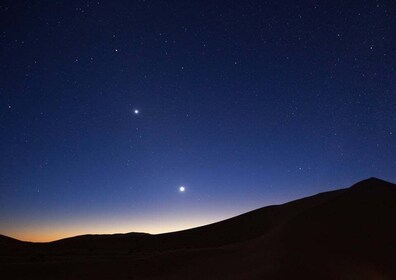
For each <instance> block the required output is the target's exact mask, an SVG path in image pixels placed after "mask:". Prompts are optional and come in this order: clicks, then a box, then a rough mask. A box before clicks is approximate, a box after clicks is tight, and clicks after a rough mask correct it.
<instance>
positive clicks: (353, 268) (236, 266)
mask: <svg viewBox="0 0 396 280" xmlns="http://www.w3.org/2000/svg"><path fill="white" fill-rule="evenodd" d="M395 221H396V185H395V184H392V183H389V182H386V181H383V180H380V179H377V178H370V179H367V180H363V181H361V182H358V183H356V184H354V185H353V186H352V187H350V188H346V189H340V190H336V191H330V192H325V193H320V194H317V195H314V196H310V197H306V198H303V199H299V200H295V201H292V202H289V203H285V204H282V205H276V206H267V207H263V208H260V209H257V210H254V211H251V212H248V213H245V214H242V215H239V216H236V217H233V218H230V219H227V220H224V221H221V222H217V223H214V224H210V225H206V226H202V227H197V228H193V229H188V230H183V231H178V232H171V233H165V234H157V235H151V234H146V233H128V234H114V235H83V236H76V237H71V238H66V239H62V240H58V241H54V242H49V243H30V242H22V241H18V240H16V239H12V238H9V237H6V236H2V235H1V236H0V260H1V262H0V272H1V275H4V276H5V278H3V279H109V278H114V279H396V268H395V266H394V265H393V262H394V260H395V259H396V222H395Z"/></svg>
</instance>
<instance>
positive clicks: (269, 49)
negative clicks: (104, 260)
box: [0, 0, 396, 241]
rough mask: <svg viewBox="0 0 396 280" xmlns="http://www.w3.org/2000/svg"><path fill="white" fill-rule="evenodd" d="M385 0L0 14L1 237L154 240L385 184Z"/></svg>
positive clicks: (388, 105) (162, 4)
mask: <svg viewBox="0 0 396 280" xmlns="http://www.w3.org/2000/svg"><path fill="white" fill-rule="evenodd" d="M392 2H393V1H312V0H310V1H291V0H290V1H150V0H146V1H50V0H48V1H8V3H4V1H2V2H1V4H0V32H1V33H0V50H1V51H0V61H1V63H0V128H1V130H0V131H1V134H0V233H1V234H5V235H9V236H12V237H15V238H19V239H22V240H32V241H49V240H54V239H59V238H63V237H66V236H73V235H77V234H85V233H114V232H132V231H143V232H149V233H159V232H167V231H172V230H177V229H184V228H189V227H193V226H198V225H203V224H207V223H210V222H214V221H218V220H222V219H224V218H228V217H231V216H234V215H237V214H241V213H243V212H246V211H249V210H253V209H255V208H258V207H262V206H266V205H270V204H277V203H283V202H286V201H289V200H292V199H296V198H300V197H303V196H307V195H313V194H316V193H318V192H322V191H327V190H332V189H337V188H342V187H348V186H350V185H351V184H353V183H355V182H357V181H358V180H361V179H365V178H367V177H371V176H376V177H380V178H382V179H385V180H388V181H391V182H395V181H396V159H395V155H396V31H395V30H396V29H395V26H396V5H395V3H394V2H393V3H392ZM135 110H137V111H135ZM181 186H184V188H185V189H184V191H183V192H182V191H180V189H179V188H180V187H181Z"/></svg>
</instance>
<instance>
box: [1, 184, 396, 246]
mask: <svg viewBox="0 0 396 280" xmlns="http://www.w3.org/2000/svg"><path fill="white" fill-rule="evenodd" d="M370 179H375V180H380V181H384V182H389V183H392V184H395V183H396V182H390V181H386V180H383V179H381V178H376V177H368V178H365V179H361V180H359V181H357V182H354V183H352V184H351V185H349V186H346V187H342V188H332V189H329V190H324V191H321V192H318V193H313V194H307V195H306V196H302V197H296V198H293V199H292V200H288V201H281V202H279V203H276V204H268V205H263V206H260V207H256V208H253V209H250V210H249V209H247V210H244V211H243V212H241V213H235V214H233V215H232V216H225V217H220V218H218V219H215V220H212V221H205V222H198V223H192V224H191V225H190V226H186V227H181V228H180V227H177V226H176V227H173V228H172V227H170V229H168V230H165V231H151V232H150V231H139V230H129V231H128V230H125V231H106V230H100V229H99V230H98V231H96V232H76V233H74V234H72V233H70V235H64V236H58V237H55V236H53V237H49V236H47V237H44V236H43V235H41V234H39V235H38V237H37V238H38V239H34V238H33V239H20V238H17V237H14V236H12V235H6V234H3V233H2V232H0V234H2V235H4V236H6V237H11V238H13V239H16V240H19V241H23V242H33V243H50V242H54V241H58V240H62V239H66V238H73V237H78V236H84V235H117V234H129V233H146V234H150V235H157V234H165V233H173V232H178V231H184V230H189V229H194V228H197V227H202V226H208V225H211V224H215V223H218V222H222V221H225V220H228V219H231V218H234V217H237V216H240V215H244V214H246V213H249V212H252V211H255V210H258V209H261V208H266V207H270V206H280V205H283V204H287V203H289V202H293V201H296V200H300V199H304V198H309V197H313V196H316V195H318V194H323V193H327V192H332V191H337V190H343V189H348V188H350V187H352V186H353V185H355V184H357V183H361V182H364V181H367V180H370ZM166 224H169V223H168V222H167V223H166ZM87 228H92V227H90V226H87ZM43 238H44V239H43Z"/></svg>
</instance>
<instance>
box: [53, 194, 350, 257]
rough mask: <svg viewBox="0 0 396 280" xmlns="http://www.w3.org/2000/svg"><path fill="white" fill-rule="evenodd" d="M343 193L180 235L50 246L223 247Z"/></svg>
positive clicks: (76, 240) (87, 238)
mask: <svg viewBox="0 0 396 280" xmlns="http://www.w3.org/2000/svg"><path fill="white" fill-rule="evenodd" d="M343 191H344V190H337V191H332V192H326V193H321V194H318V195H315V196H312V197H308V198H304V199H300V200H296V201H293V202H290V203H286V204H283V205H279V206H267V207H263V208H260V209H257V210H254V211H251V212H248V213H245V214H242V215H239V216H236V217H233V218H230V219H227V220H224V221H221V222H217V223H214V224H210V225H206V226H202V227H197V228H192V229H188V230H183V231H177V232H171V233H164V234H157V235H150V234H143V233H129V234H114V235H84V236H77V237H72V238H66V239H62V240H58V241H55V242H52V243H51V244H52V245H54V246H56V247H67V248H76V249H95V248H97V249H98V248H101V249H128V250H130V251H132V252H133V251H138V252H142V251H158V250H159V251H163V250H174V249H180V248H189V249H191V248H207V247H217V246H224V245H227V244H232V243H238V242H243V241H246V240H249V239H253V238H256V237H259V236H261V235H263V234H265V233H266V232H268V231H269V230H271V229H272V228H274V227H276V226H277V225H279V224H282V223H284V222H286V221H287V220H288V219H291V218H292V217H294V216H295V215H297V214H298V213H300V212H302V211H305V210H306V209H309V208H311V207H314V206H315V205H317V204H320V203H323V201H326V200H328V199H330V198H332V197H335V196H338V195H339V194H341V193H342V192H343Z"/></svg>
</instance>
